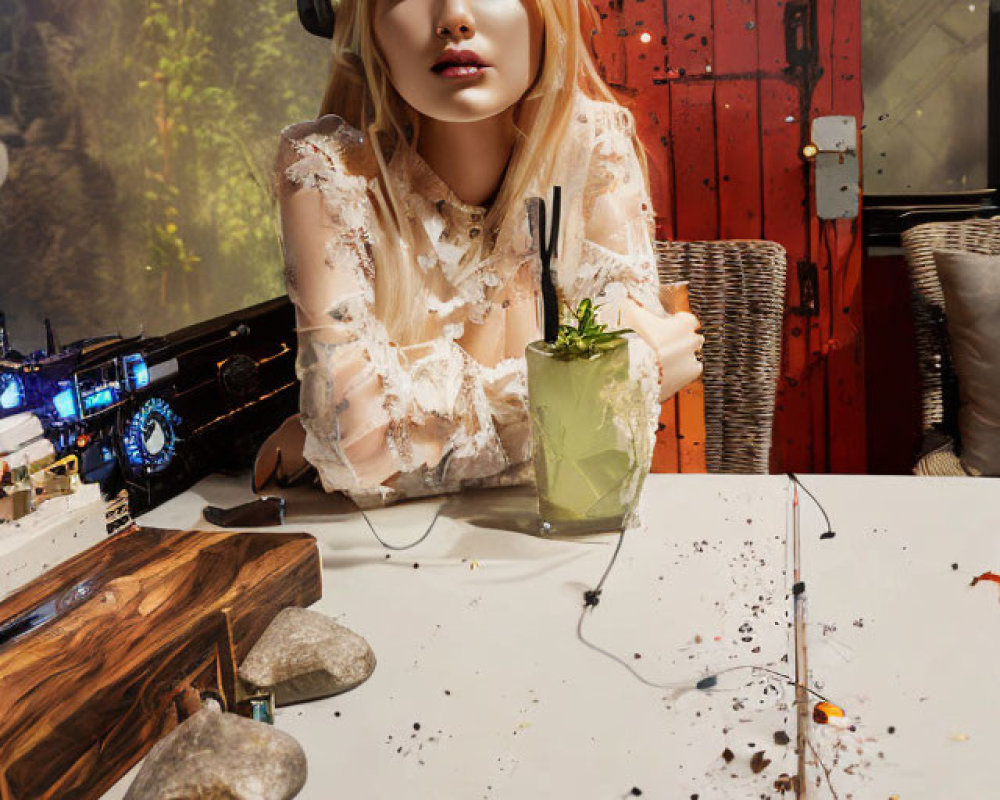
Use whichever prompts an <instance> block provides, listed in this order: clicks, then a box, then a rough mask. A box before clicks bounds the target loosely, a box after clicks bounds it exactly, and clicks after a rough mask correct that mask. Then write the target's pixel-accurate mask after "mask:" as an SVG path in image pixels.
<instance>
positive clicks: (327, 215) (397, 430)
mask: <svg viewBox="0 0 1000 800" xmlns="http://www.w3.org/2000/svg"><path fill="white" fill-rule="evenodd" d="M330 119H331V118H330V117H324V118H322V120H320V121H318V122H317V123H303V124H302V125H300V126H292V127H291V128H289V129H286V130H285V131H284V132H283V134H282V137H281V143H280V147H279V153H278V158H277V163H276V175H277V180H278V199H279V207H280V211H281V223H282V244H283V250H284V259H285V279H286V286H287V289H288V293H289V297H290V299H291V300H292V302H293V303H294V305H295V309H296V320H297V334H298V348H299V349H298V356H297V361H296V372H297V375H298V378H299V381H300V383H301V395H300V410H301V418H302V425H303V428H304V429H305V431H306V441H305V447H304V456H305V458H306V460H307V461H309V462H310V463H311V464H313V466H315V467H316V469H317V471H318V472H319V475H320V478H321V480H322V482H323V485H324V488H325V489H326V490H327V491H335V490H340V491H347V492H351V491H358V492H369V491H378V492H383V493H385V492H388V491H389V490H388V489H386V488H384V487H385V486H386V485H390V486H391V485H392V484H393V480H392V479H393V478H397V477H399V476H406V475H408V474H410V473H416V472H419V471H423V472H425V473H427V474H428V475H429V478H428V481H427V482H428V483H430V484H434V483H437V482H438V481H439V480H441V479H442V478H443V475H438V474H436V473H437V472H441V473H443V472H444V471H445V470H449V471H450V470H457V471H461V470H463V469H465V470H466V471H467V472H468V473H469V476H470V477H473V476H478V475H483V474H492V473H495V472H499V471H501V470H502V469H504V468H505V467H506V466H508V462H507V458H506V456H505V454H504V451H503V448H502V445H501V442H500V439H499V437H498V435H497V432H496V429H495V426H494V424H493V421H492V419H491V416H490V413H489V410H490V408H489V403H488V402H487V401H486V398H485V397H484V386H483V382H482V380H481V378H480V375H479V372H478V370H477V365H475V364H474V363H472V361H471V359H470V358H469V357H468V356H467V354H465V353H464V351H462V349H461V348H460V347H458V346H457V345H456V344H455V343H454V342H451V341H448V340H446V339H445V338H444V337H442V338H441V339H439V340H432V341H430V342H427V343H423V344H421V345H416V346H410V347H399V346H397V345H396V344H395V343H394V342H392V341H390V339H389V336H388V334H387V331H386V328H385V326H384V325H383V324H382V322H381V321H380V320H379V319H378V317H377V316H376V314H375V312H374V270H375V265H374V258H373V252H374V251H375V247H376V246H377V244H378V243H377V242H376V241H375V240H374V239H373V237H374V236H377V233H378V229H377V228H376V225H375V220H374V214H373V212H372V203H371V199H370V196H369V189H368V181H367V180H366V179H365V177H364V176H363V175H356V174H352V173H351V172H350V171H349V170H348V169H346V168H345V163H346V158H345V154H344V151H345V148H348V147H352V146H356V145H357V144H358V142H357V141H353V140H352V139H351V137H354V138H357V137H359V136H360V134H358V132H357V131H354V129H350V128H348V127H347V126H346V124H345V123H343V121H342V120H340V121H339V122H340V124H339V125H337V126H336V127H334V128H331V124H332V123H331V122H330ZM335 119H338V120H339V118H335ZM320 124H322V125H325V126H326V129H322V130H319V129H317V127H316V126H317V125H320ZM307 125H308V126H310V127H305V126H307ZM403 483H404V484H406V483H407V482H406V481H404V482H403Z"/></svg>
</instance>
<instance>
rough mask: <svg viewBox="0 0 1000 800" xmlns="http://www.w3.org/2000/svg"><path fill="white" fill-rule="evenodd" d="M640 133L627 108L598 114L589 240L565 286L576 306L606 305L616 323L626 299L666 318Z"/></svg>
mask: <svg viewBox="0 0 1000 800" xmlns="http://www.w3.org/2000/svg"><path fill="white" fill-rule="evenodd" d="M634 130H635V122H634V119H633V117H632V114H631V112H629V111H628V110H627V109H625V108H621V107H617V106H612V105H610V104H602V105H601V106H600V108H599V110H598V111H597V112H596V113H594V114H593V123H592V128H591V134H592V136H593V139H592V141H591V143H590V163H589V165H588V171H587V177H586V183H585V188H584V192H583V193H584V197H583V215H584V229H583V230H584V233H583V241H582V242H581V244H580V249H579V253H578V255H577V258H576V259H575V262H576V263H575V265H573V269H572V271H571V272H569V274H568V275H567V276H566V278H565V282H564V286H563V289H564V292H565V295H566V299H567V302H569V303H570V304H571V305H573V306H574V307H575V306H576V304H578V303H579V302H580V300H582V299H583V298H585V297H590V298H592V299H594V300H595V302H599V303H602V304H603V310H604V317H605V319H607V320H608V321H610V322H611V323H612V324H613V323H614V316H616V315H617V314H616V312H617V310H618V309H619V308H620V306H621V303H622V302H623V301H624V300H625V299H626V298H627V299H629V300H631V301H632V302H634V303H636V304H637V305H639V306H642V307H643V308H644V309H645V310H646V311H649V312H650V313H652V314H655V315H657V316H664V315H665V313H666V312H664V310H663V306H662V305H661V304H660V300H659V286H660V283H659V277H658V274H657V269H656V255H655V253H654V250H653V239H654V236H655V230H656V225H655V217H654V213H653V206H652V202H651V200H650V197H649V192H648V190H647V189H646V186H645V183H644V181H643V174H642V169H641V167H640V164H639V159H638V156H637V155H636V152H635V149H634V147H633V144H632V134H633V133H634Z"/></svg>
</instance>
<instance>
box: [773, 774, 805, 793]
mask: <svg viewBox="0 0 1000 800" xmlns="http://www.w3.org/2000/svg"><path fill="white" fill-rule="evenodd" d="M774 789H775V791H776V792H778V793H779V794H785V793H786V792H795V794H796V796H797V795H798V793H799V776H798V775H789V774H788V773H787V772H782V773H781V774H780V775H779V776H778V779H777V780H776V781H775V782H774Z"/></svg>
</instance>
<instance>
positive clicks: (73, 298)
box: [0, 0, 329, 352]
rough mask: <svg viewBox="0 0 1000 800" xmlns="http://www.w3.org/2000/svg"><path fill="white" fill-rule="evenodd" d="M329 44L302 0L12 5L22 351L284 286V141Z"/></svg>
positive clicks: (9, 64)
mask: <svg viewBox="0 0 1000 800" xmlns="http://www.w3.org/2000/svg"><path fill="white" fill-rule="evenodd" d="M328 51H329V45H328V44H327V43H326V42H323V41H321V40H319V39H317V38H315V37H312V36H309V35H307V34H306V33H305V32H304V31H302V29H301V26H300V25H299V23H298V19H297V17H296V12H295V4H294V3H277V2H264V1H263V0H254V1H253V2H248V1H247V0H197V2H192V0H101V2H97V3H43V4H39V3H33V2H31V3H19V2H0V141H2V142H3V145H4V149H5V150H6V153H7V155H8V157H9V162H10V166H9V176H8V178H7V180H6V182H5V183H4V184H3V186H2V188H0V309H2V310H3V311H4V312H6V315H7V322H8V326H9V328H10V330H11V344H12V346H13V347H15V348H16V349H18V350H21V351H22V352H27V351H31V350H34V349H36V348H38V347H41V346H42V344H43V343H44V332H43V328H42V320H43V319H44V318H45V317H49V318H51V320H52V323H53V327H54V328H55V330H56V333H57V334H58V336H59V339H60V340H61V341H62V342H63V343H67V342H69V341H72V340H74V339H78V338H84V337H93V336H98V335H102V334H108V333H116V332H121V333H122V334H126V335H129V334H135V333H137V332H138V331H139V329H140V327H144V328H145V331H146V332H147V333H149V334H157V333H164V332H168V331H171V330H176V329H178V328H181V327H183V326H185V325H188V324H191V323H194V322H198V321H201V320H204V319H208V318H211V317H215V316H218V315H220V314H223V313H226V312H229V311H233V310H236V309H239V308H243V307H246V306H248V305H251V304H254V303H257V302H261V301H264V300H267V299H270V298H272V297H275V296H277V295H280V294H282V293H283V292H284V287H283V283H282V278H281V275H282V264H281V253H280V249H279V240H278V229H277V226H276V224H275V222H276V210H275V208H274V203H273V199H272V197H271V191H270V182H271V174H270V173H271V168H272V163H273V157H274V153H275V150H276V147H277V135H278V132H279V131H280V130H281V128H282V127H283V126H285V125H287V124H288V123H290V122H295V121H298V120H302V119H307V118H311V117H314V116H315V115H316V113H317V111H318V109H319V105H320V100H321V99H322V96H323V89H324V83H325V80H326V74H327V68H328V62H329V58H328Z"/></svg>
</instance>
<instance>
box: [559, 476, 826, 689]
mask: <svg viewBox="0 0 1000 800" xmlns="http://www.w3.org/2000/svg"><path fill="white" fill-rule="evenodd" d="M788 477H789V478H791V479H792V480H793V481H794V482H795V483H797V484H798V485H799V486H801V487H802V490H803V491H804V492H805V493H806V494H808V495H809V496H810V497H811V498H812V500H813V502H814V503H816V505H817V506H818V507H819V510H820V511H821V512H822V513H823V517H824V518H825V519H826V523H827V532H828V533H829V534H830V535H831V536H832V535H833V530H832V526H831V525H830V518H829V517H828V516H827V514H826V510H825V509H824V508H823V506H822V505H821V504H820V502H819V501H818V500H817V499H816V498H815V496H814V495H813V494H812V492H810V491H809V490H808V489H806V487H805V486H803V485H802V482H801V481H800V480H799V479H798V477H796V476H795V474H794V473H791V472H789V473H788ZM823 537H826V534H823ZM823 537H821V538H823ZM827 538H828V537H827ZM624 541H625V529H624V528H622V530H621V532H620V533H619V534H618V544H617V545H616V546H615V552H614V553H613V554H612V555H611V560H610V561H609V562H608V566H607V567H606V568H605V570H604V574H603V575H602V576H601V579H600V580H599V581H598V582H597V586H595V587H594V588H593V589H588V590H587V591H585V592H584V593H583V608H582V609H581V610H580V619H579V620H578V621H577V623H576V638H577V639H578V640H579V641H580V643H581V644H582V645H584V647H587V648H589V649H591V650H593V651H594V652H596V653H600V654H601V655H603V656H605V657H606V658H610V659H611V660H612V661H614V662H615V663H616V664H619V665H621V666H623V667H624V668H625V669H627V670H628V671H629V672H631V673H632V676H633V677H634V678H635V679H636V680H638V681H639V682H640V683H643V684H645V685H646V686H650V687H652V688H654V689H696V690H700V691H706V690H708V689H711V688H712V687H714V686H715V685H716V683H717V682H718V678H719V676H720V675H725V674H726V673H727V672H736V671H737V670H741V669H750V670H757V671H758V672H766V673H767V674H769V675H773V676H775V677H778V678H781V679H782V680H785V681H787V682H788V685H789V686H795V687H798V683H797V682H796V681H795V680H794V679H793V678H791V677H789V676H788V675H785V674H784V673H782V672H778V671H777V670H773V669H771V668H769V667H761V666H757V665H755V664H740V665H736V666H733V667H727V668H726V669H722V670H719V671H718V672H714V673H712V674H710V675H706V676H705V677H703V678H701V679H699V680H698V681H697V682H696V683H693V684H688V683H654V682H653V681H651V680H649V679H648V678H646V677H645V676H643V675H641V674H640V673H639V672H638V671H637V670H636V669H635V667H633V666H632V665H631V664H630V663H629V662H628V661H626V660H625V659H623V658H622V657H621V656H618V655H615V654H614V653H612V652H611V651H610V650H605V649H604V648H603V647H600V646H599V645H596V644H594V643H593V642H591V641H589V640H588V639H587V638H586V637H585V636H584V635H583V622H584V620H585V619H586V617H587V612H588V611H591V610H592V609H594V608H595V607H596V606H597V604H598V603H600V602H601V594H602V592H603V590H604V582H605V581H606V580H607V578H608V575H610V574H611V569H612V567H614V565H615V562H616V561H617V560H618V553H619V552H620V551H621V548H622V542H624ZM803 688H804V689H805V690H806V691H807V692H809V694H811V695H813V696H815V697H818V698H819V699H820V700H822V701H824V702H827V703H832V701H831V700H829V699H828V698H826V697H824V696H823V695H822V694H820V693H819V692H817V691H816V690H815V689H813V688H811V687H810V686H803Z"/></svg>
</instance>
